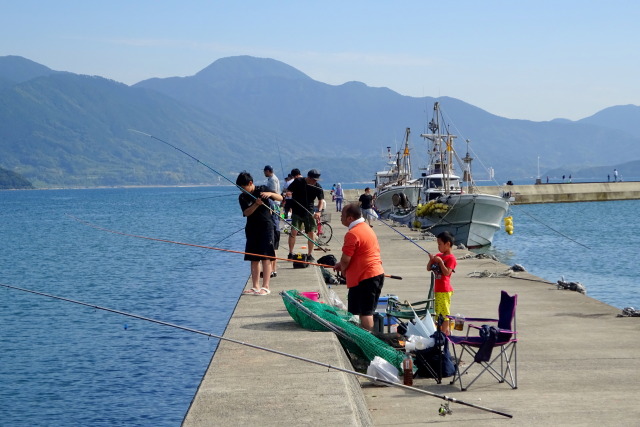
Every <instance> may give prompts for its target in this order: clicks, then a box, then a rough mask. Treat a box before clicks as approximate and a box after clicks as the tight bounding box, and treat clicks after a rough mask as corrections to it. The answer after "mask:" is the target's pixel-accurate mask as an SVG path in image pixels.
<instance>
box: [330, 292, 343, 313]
mask: <svg viewBox="0 0 640 427" xmlns="http://www.w3.org/2000/svg"><path fill="white" fill-rule="evenodd" d="M327 301H328V302H329V304H330V305H331V306H332V307H336V308H339V309H340V310H344V311H347V306H346V305H344V303H343V302H342V300H341V299H340V298H339V297H338V295H337V294H336V292H335V291H334V290H333V289H329V293H328V294H327Z"/></svg>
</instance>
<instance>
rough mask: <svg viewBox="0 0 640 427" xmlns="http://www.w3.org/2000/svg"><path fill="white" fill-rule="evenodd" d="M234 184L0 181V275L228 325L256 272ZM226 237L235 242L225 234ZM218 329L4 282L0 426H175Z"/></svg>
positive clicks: (0, 321) (0, 311)
mask: <svg viewBox="0 0 640 427" xmlns="http://www.w3.org/2000/svg"><path fill="white" fill-rule="evenodd" d="M237 196H238V191H237V190H236V189H235V188H230V187H223V188H220V187H215V188H144V189H139V188H138V189H95V190H48V191H0V245H1V248H0V249H1V250H0V283H3V284H7V285H12V286H17V287H22V288H29V289H33V290H37V291H40V292H45V293H50V294H54V295H59V296H63V297H66V298H70V299H74V300H79V301H84V302H88V303H91V304H95V305H98V306H104V307H109V308H113V309H117V310H120V311H125V312H131V313H135V314H139V315H142V316H145V317H150V318H155V319H159V320H163V321H166V322H170V323H174V324H178V325H182V326H186V327H189V328H193V329H198V330H203V331H207V332H211V333H214V334H221V333H223V332H224V328H225V327H226V325H227V322H228V318H229V316H230V314H231V313H232V311H233V309H234V308H235V305H236V303H237V300H238V296H239V294H240V292H241V289H242V287H243V286H244V284H245V282H246V279H247V277H248V275H249V267H248V263H245V262H244V261H242V256H241V255H236V254H231V253H225V252H220V251H213V250H205V249H198V248H189V247H185V246H178V245H171V244H167V243H159V242H151V241H147V240H141V239H135V238H130V237H124V236H121V235H116V234H112V233H108V232H104V231H98V230H95V229H93V228H89V227H87V226H84V225H82V224H80V223H78V222H77V221H75V220H74V219H72V218H70V217H69V216H66V215H65V214H70V215H74V216H76V217H78V218H81V219H83V220H86V221H90V222H93V223H95V224H97V225H100V226H102V227H106V228H111V229H114V230H118V231H122V232H126V233H132V234H139V235H145V236H151V237H157V238H164V239H169V240H177V241H183V242H189V243H197V244H202V245H214V246H217V247H221V248H227V249H233V250H243V249H244V232H243V231H240V232H238V233H236V234H233V233H234V232H236V231H238V230H241V229H243V227H244V219H243V218H242V215H241V213H240V212H239V208H238V203H237ZM229 235H231V237H229V238H228V239H226V240H224V241H222V242H220V240H222V239H224V238H225V237H227V236H229ZM216 345H217V340H214V339H208V338H207V337H206V336H203V335H198V334H195V333H189V332H185V331H181V330H178V329H175V328H170V327H166V326H161V325H157V324H153V323H150V322H146V321H142V320H135V319H132V318H128V317H124V316H121V315H117V314H112V313H108V312H105V311H101V310H96V309H92V308H88V307H83V306H80V305H77V304H72V303H68V302H63V301H58V300H52V299H48V298H45V297H41V296H36V295H32V294H27V293H23V292H19V291H15V290H9V289H6V288H2V287H0V424H1V425H6V426H16V425H29V426H32V425H48V426H51V425H53V426H62V425H64V426H68V425H86V426H88V425H91V426H94V425H150V426H151V425H152V426H176V425H179V424H180V422H181V421H182V418H183V416H184V414H185V413H186V411H187V409H188V407H189V404H190V402H191V399H192V397H193V395H194V393H195V391H196V389H197V387H198V384H199V382H200V379H201V378H202V375H203V374H204V372H205V370H206V368H207V365H208V362H209V360H210V359H211V356H212V354H213V352H214V351H215V348H216Z"/></svg>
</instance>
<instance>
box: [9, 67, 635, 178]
mask: <svg viewBox="0 0 640 427" xmlns="http://www.w3.org/2000/svg"><path fill="white" fill-rule="evenodd" d="M438 100H439V101H440V103H441V106H442V108H443V110H444V112H445V113H446V115H447V117H448V119H450V120H451V121H452V122H453V126H452V127H451V131H452V132H453V133H456V134H458V135H459V136H460V138H459V139H458V141H459V143H461V145H459V146H458V149H459V150H460V151H461V152H462V155H464V151H465V147H464V141H465V139H467V138H468V139H470V140H471V143H470V147H471V149H472V150H473V152H472V153H471V154H472V156H473V157H476V158H477V159H478V158H479V160H480V161H481V162H482V163H480V162H476V163H475V169H474V170H475V172H476V178H481V179H482V178H483V177H484V176H483V172H482V167H481V166H482V165H484V166H486V167H489V166H491V167H493V168H494V169H495V170H496V176H497V178H498V180H500V181H506V180H507V179H516V178H520V177H527V176H534V175H535V174H536V166H537V160H538V157H540V163H541V165H544V169H545V170H547V169H552V168H561V169H565V168H566V169H569V168H573V169H574V170H578V169H579V168H585V167H590V166H592V167H596V166H606V165H616V164H620V163H623V162H628V161H629V160H630V159H640V131H638V129H635V131H634V127H633V125H632V124H638V123H640V112H639V111H638V107H635V108H633V109H631V108H627V107H612V109H615V108H624V111H622V113H621V114H620V115H623V116H624V119H620V120H617V116H618V114H613V116H615V117H606V122H607V123H606V125H605V124H604V123H602V122H603V121H604V119H605V118H603V117H598V115H599V114H600V113H598V114H596V115H594V116H592V117H590V118H587V119H583V120H582V121H578V122H571V121H566V120H555V121H551V122H531V121H526V120H510V119H506V118H503V117H498V116H495V115H492V114H490V113H488V112H486V111H484V110H481V109H479V108H477V107H474V106H472V105H469V104H467V103H464V102H462V101H459V100H456V99H453V98H446V97H442V98H439V99H438ZM434 101H435V99H434V98H429V97H425V98H413V97H407V96H402V95H399V94H397V93H395V92H393V91H391V90H389V89H386V88H371V87H368V86H366V85H364V84H362V83H358V82H349V83H345V84H343V85H338V86H334V85H328V84H325V83H321V82H317V81H315V80H313V79H311V78H310V77H308V76H307V75H305V74H304V73H302V72H300V71H298V70H296V69H295V68H293V67H290V66H288V65H286V64H284V63H282V62H279V61H275V60H273V59H261V58H253V57H248V56H240V57H231V58H224V59H221V60H218V61H215V62H214V63H212V64H211V65H210V66H208V67H206V68H205V69H203V70H201V71H199V72H197V73H196V74H195V75H193V76H190V77H173V78H166V79H150V80H145V81H143V82H140V83H138V84H136V85H134V86H127V85H124V84H121V83H118V82H115V81H113V80H108V79H105V78H102V77H90V76H82V75H76V74H72V73H67V72H58V71H53V70H51V69H49V68H47V67H45V66H42V65H39V64H36V63H34V62H32V61H29V60H27V59H24V58H20V57H0V152H1V153H2V156H0V167H4V168H5V169H8V170H10V171H13V172H17V173H20V174H22V175H23V176H24V177H25V178H27V179H29V180H30V181H32V182H33V183H34V184H35V185H37V186H57V185H60V186H69V185H77V186H93V185H125V184H128V185H135V184H138V185H141V184H146V185H154V184H184V183H218V182H219V181H221V180H220V178H219V176H218V175H217V174H216V173H213V172H212V171H211V170H209V169H207V168H206V167H204V166H202V165H199V164H197V162H195V161H194V160H193V159H190V158H189V157H187V156H185V155H184V154H182V153H180V152H178V151H177V150H175V149H173V148H171V147H169V146H167V145H165V144H163V143H161V142H159V141H157V140H155V139H153V138H149V137H145V136H142V135H140V134H137V133H133V132H131V131H129V129H137V130H140V131H142V132H146V133H149V134H153V135H154V136H156V137H158V138H160V139H163V140H165V141H168V142H170V143H171V144H174V145H175V146H177V147H179V148H180V149H182V150H184V151H187V152H188V153H190V154H191V155H193V156H195V157H197V158H198V159H199V160H201V161H202V162H204V163H206V164H207V165H209V166H210V167H212V168H213V169H215V170H216V171H218V172H221V173H222V174H224V175H225V176H227V177H230V178H232V179H235V174H236V173H237V172H238V171H240V170H242V169H247V170H249V171H251V172H252V173H253V174H254V177H255V178H256V180H258V181H259V180H262V179H263V176H262V166H264V164H267V163H268V164H271V165H272V166H273V167H274V168H275V169H276V172H277V174H278V175H282V174H283V172H282V170H285V171H289V170H290V169H291V168H293V167H299V168H300V169H302V170H307V169H310V168H312V167H316V168H319V169H321V171H322V173H323V178H324V180H325V183H327V184H328V185H330V184H331V183H333V182H353V181H365V180H370V179H372V177H373V174H374V172H375V171H376V170H380V169H382V168H383V167H384V161H383V159H382V157H381V154H382V153H383V152H386V147H387V146H391V147H392V150H395V148H396V146H398V145H399V144H400V143H401V140H402V137H403V135H404V129H405V128H406V127H410V128H411V129H412V137H411V144H412V147H413V151H412V153H413V154H412V156H413V159H414V169H415V170H417V169H418V167H419V166H422V165H423V164H424V161H425V159H426V153H424V150H425V145H424V143H423V141H422V140H421V138H419V134H420V132H422V131H423V130H424V128H425V124H426V122H427V120H428V119H429V118H430V116H431V114H430V113H431V109H432V106H433V102H434ZM630 107H632V106H630ZM608 110H610V109H607V110H603V112H601V113H605V112H607V113H608ZM454 126H455V127H454ZM637 175H640V173H639V174H637ZM576 177H577V176H576ZM221 182H222V183H226V182H225V181H224V180H222V181H221Z"/></svg>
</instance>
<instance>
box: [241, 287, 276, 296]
mask: <svg viewBox="0 0 640 427" xmlns="http://www.w3.org/2000/svg"><path fill="white" fill-rule="evenodd" d="M270 293H271V291H270V290H269V289H267V288H260V289H255V288H249V289H247V290H245V291H243V292H242V295H257V296H262V297H263V296H266V295H269V294H270Z"/></svg>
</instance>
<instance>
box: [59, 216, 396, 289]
mask: <svg viewBox="0 0 640 427" xmlns="http://www.w3.org/2000/svg"><path fill="white" fill-rule="evenodd" d="M65 215H67V216H68V217H70V218H72V219H74V220H76V221H78V222H79V223H81V224H84V225H86V226H88V227H91V228H94V229H96V230H101V231H106V232H108V233H113V234H119V235H121V236H127V237H135V238H137V239H145V240H152V241H154V242H164V243H172V244H174V245H182V246H191V247H194V248H202V249H211V250H214V251H222V252H230V253H234V254H243V255H252V256H256V257H262V258H267V259H274V260H279V261H288V262H297V263H300V264H309V265H315V266H318V267H326V268H333V266H332V265H328V264H318V263H315V262H309V261H302V260H296V259H289V258H281V257H277V256H271V255H262V254H255V253H251V252H243V251H234V250H231V249H223V248H216V247H214V246H205V245H197V244H194V243H185V242H177V241H174V240H167V239H159V238H156V237H148V236H140V235H138V234H129V233H124V232H122V231H116V230H111V229H109V228H105V227H100V226H99V225H96V224H93V223H91V222H89V221H85V220H82V219H80V218H77V217H75V216H73V215H70V214H65ZM238 231H240V230H238ZM236 233H237V231H236ZM234 234H235V233H234ZM385 277H388V278H390V279H397V280H402V277H400V276H394V275H390V274H385Z"/></svg>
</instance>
